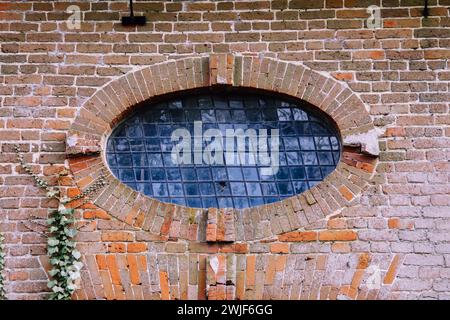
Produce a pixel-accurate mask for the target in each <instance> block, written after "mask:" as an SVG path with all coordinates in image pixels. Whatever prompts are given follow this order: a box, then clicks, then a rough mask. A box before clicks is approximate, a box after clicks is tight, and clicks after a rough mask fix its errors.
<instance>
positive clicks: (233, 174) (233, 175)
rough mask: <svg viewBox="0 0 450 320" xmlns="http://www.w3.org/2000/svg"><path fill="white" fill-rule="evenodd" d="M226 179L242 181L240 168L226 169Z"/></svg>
mask: <svg viewBox="0 0 450 320" xmlns="http://www.w3.org/2000/svg"><path fill="white" fill-rule="evenodd" d="M227 171H228V177H229V179H230V180H231V181H234V180H235V181H242V180H243V176H242V171H241V168H239V167H237V168H228V169H227Z"/></svg>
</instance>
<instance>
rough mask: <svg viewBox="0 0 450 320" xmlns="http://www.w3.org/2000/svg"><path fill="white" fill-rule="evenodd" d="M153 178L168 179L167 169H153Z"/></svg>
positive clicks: (157, 179) (155, 179)
mask: <svg viewBox="0 0 450 320" xmlns="http://www.w3.org/2000/svg"><path fill="white" fill-rule="evenodd" d="M152 180H153V181H162V180H166V171H165V170H164V169H152Z"/></svg>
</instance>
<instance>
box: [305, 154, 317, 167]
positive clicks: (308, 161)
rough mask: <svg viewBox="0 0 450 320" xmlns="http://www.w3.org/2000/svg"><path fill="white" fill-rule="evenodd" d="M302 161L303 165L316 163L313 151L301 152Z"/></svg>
mask: <svg viewBox="0 0 450 320" xmlns="http://www.w3.org/2000/svg"><path fill="white" fill-rule="evenodd" d="M302 157H303V163H304V164H305V165H308V166H311V165H317V157H316V153H315V152H303V153H302Z"/></svg>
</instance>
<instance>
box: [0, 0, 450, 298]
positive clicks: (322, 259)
mask: <svg viewBox="0 0 450 320" xmlns="http://www.w3.org/2000/svg"><path fill="white" fill-rule="evenodd" d="M127 2H128V1H80V2H78V3H73V2H65V1H58V2H56V3H52V2H49V1H1V2H0V51H1V53H0V63H1V67H0V68H1V73H0V81H1V82H0V103H1V107H0V143H1V154H0V182H1V187H0V188H1V189H0V190H1V191H0V195H1V198H0V231H1V232H3V233H4V234H5V236H6V244H7V260H6V267H7V270H6V271H7V288H6V289H7V292H8V297H9V298H10V299H40V298H45V295H46V291H47V288H46V282H47V275H46V272H45V269H46V268H47V267H48V263H47V259H46V255H45V251H46V239H45V237H44V236H43V235H42V232H43V231H45V229H46V228H45V218H46V216H47V210H48V208H50V207H54V206H55V203H52V202H49V201H48V200H46V198H45V197H44V194H43V193H42V192H41V191H40V190H38V189H37V188H36V187H34V186H33V184H32V180H31V179H30V178H29V177H28V176H27V175H26V174H25V173H24V172H23V171H22V170H21V169H20V168H19V166H18V163H17V161H16V160H15V154H14V152H13V150H14V148H13V146H14V144H16V143H19V144H20V148H21V150H22V152H23V153H24V155H25V159H26V160H27V162H29V163H33V168H34V170H35V172H37V173H40V174H42V175H43V176H45V177H47V178H48V179H49V180H51V181H53V182H55V178H54V175H55V173H57V172H59V170H61V168H62V167H63V166H67V167H69V166H70V169H71V174H70V175H69V176H68V177H64V179H63V181H61V183H62V184H63V185H64V186H67V187H68V189H67V192H68V193H70V194H71V195H76V194H77V193H78V192H80V189H83V188H84V187H85V186H86V185H87V184H89V182H90V180H89V179H88V178H86V177H87V176H89V172H87V171H86V168H92V167H94V168H96V167H97V166H99V165H100V162H101V161H100V160H99V158H95V157H92V156H89V155H87V156H84V155H78V156H76V157H74V155H73V154H71V153H72V152H71V151H70V150H69V149H67V151H69V152H68V153H70V154H71V157H70V161H69V159H68V157H67V153H66V147H67V146H66V139H67V137H68V135H69V132H70V131H71V130H72V131H73V130H74V128H75V129H76V128H77V127H76V124H77V122H76V119H77V116H78V117H79V116H80V115H81V113H80V110H81V109H83V108H84V107H85V106H89V105H90V104H89V101H92V99H96V98H95V95H96V94H100V93H99V92H103V93H101V94H104V92H107V91H102V90H105V88H108V86H111V87H113V88H114V83H120V82H118V81H123V80H121V79H124V77H127V76H128V75H130V74H139V73H140V74H145V73H144V71H142V70H146V69H147V68H146V67H147V66H152V65H155V67H156V68H160V67H158V66H160V65H164V66H168V65H171V63H172V62H171V61H172V60H176V61H177V63H173V64H174V65H176V66H177V67H178V66H179V64H180V63H183V66H184V67H186V61H206V62H207V65H208V66H207V67H205V68H204V69H203V68H202V67H201V66H202V65H201V64H200V67H198V68H200V70H201V71H200V72H199V74H200V76H199V77H200V78H199V79H200V80H199V81H202V79H207V80H208V82H207V83H212V84H214V83H216V82H211V81H210V78H211V75H215V73H214V72H219V73H220V72H221V71H220V67H216V68H214V63H212V61H214V59H213V60H211V57H214V56H221V55H220V54H224V53H226V54H229V56H232V57H234V58H233V59H236V57H241V58H242V59H243V61H251V63H250V66H251V67H250V69H249V70H253V69H255V68H256V69H257V71H258V72H260V71H261V70H262V67H261V66H263V64H258V63H259V61H265V60H268V61H269V60H270V61H276V63H277V65H284V64H283V63H284V62H286V65H290V64H293V65H295V66H299V67H298V68H303V69H305V70H309V71H308V72H309V73H310V74H314V75H317V76H315V78H313V77H311V79H314V81H316V82H313V84H316V85H317V84H318V83H319V81H318V80H317V79H321V77H323V78H324V79H331V80H333V85H334V86H339V87H340V88H343V90H344V89H345V90H348V92H349V95H350V94H351V95H354V96H355V97H357V98H358V101H359V100H360V101H362V104H363V109H364V110H365V111H364V112H368V114H369V115H370V124H371V125H373V126H374V127H375V128H376V132H377V133H378V137H377V139H378V141H379V148H380V154H379V157H378V160H377V162H376V166H375V167H374V168H372V170H375V172H373V174H372V175H371V176H370V178H367V180H368V181H367V184H365V185H361V188H360V189H361V190H358V192H356V191H354V190H353V189H351V186H352V184H349V185H348V186H347V187H346V188H347V189H340V188H339V186H337V187H336V188H335V189H333V190H336V193H333V194H332V196H331V198H330V199H334V200H336V202H337V203H338V204H340V206H339V208H336V209H335V210H332V211H333V212H332V213H330V214H324V216H322V217H318V219H315V220H314V222H313V223H310V222H311V221H310V220H308V219H307V221H306V222H305V223H300V224H296V223H295V221H297V222H299V221H300V216H301V212H303V213H305V214H306V213H309V212H310V211H308V210H309V209H308V208H309V207H308V204H309V205H311V206H316V207H321V205H320V201H319V202H317V203H316V201H318V199H319V198H320V197H319V196H318V195H317V194H316V193H313V192H310V193H309V195H310V196H309V195H308V196H307V195H302V196H300V197H295V198H294V199H298V200H297V202H295V200H292V202H291V203H290V204H289V205H286V203H283V205H280V206H273V207H271V210H266V211H258V210H249V211H248V212H247V211H246V212H245V214H244V213H243V215H242V219H243V221H242V225H244V226H246V228H247V229H245V230H250V231H251V232H254V233H252V236H251V237H249V238H246V237H243V238H239V237H237V238H236V237H235V239H234V240H236V241H232V242H230V239H224V237H223V235H224V234H227V233H226V230H228V229H227V227H226V224H224V222H223V221H227V220H226V218H227V216H228V213H227V212H221V211H220V212H216V211H214V210H189V209H187V210H179V209H174V208H173V207H170V206H169V207H164V210H162V207H160V205H159V204H158V202H156V201H150V202H149V201H146V200H142V202H138V204H139V205H136V206H131V207H130V208H129V210H128V211H127V212H126V214H127V215H126V216H125V217H120V216H118V215H117V214H115V212H114V210H113V208H112V203H109V205H110V208H106V209H105V208H103V207H104V206H105V204H104V203H103V202H105V201H104V200H102V199H100V200H99V201H100V202H97V203H95V201H94V202H92V203H88V204H86V205H85V206H83V208H82V209H80V210H77V217H78V226H79V228H80V230H81V232H80V234H79V235H78V236H77V241H78V246H79V248H80V251H81V252H82V253H83V261H84V263H85V269H84V270H83V277H82V282H81V283H80V286H81V289H80V290H79V291H77V293H76V295H75V298H78V299H86V298H90V299H92V298H99V299H102V298H107V299H114V298H118V299H120V298H136V299H138V298H146V299H150V298H157V299H169V298H171V299H176V298H191V299H197V298H199V299H201V298H208V299H214V298H218V299H222V298H230V299H254V298H292V299H298V298H301V299H318V298H322V299H326V298H329V299H336V298H347V299H398V298H408V299H418V298H422V299H423V298H436V299H448V298H450V244H449V241H450V236H449V234H450V233H449V229H450V220H449V219H450V196H449V188H450V184H449V172H450V163H449V160H448V159H449V150H450V139H449V136H450V127H449V122H450V116H449V101H450V93H449V83H450V82H449V80H450V72H449V71H448V58H449V57H450V49H449V47H450V28H449V26H450V18H449V6H450V1H448V0H439V1H438V0H430V1H428V2H429V16H428V18H423V17H422V9H423V1H416V0H386V1H382V0H378V1H377V0H375V1H370V0H367V1H366V0H364V1H354V0H326V1H325V0H314V1H309V0H305V1H299V0H290V1H288V0H280V1H276V0H275V1H208V2H201V1H164V2H158V1H136V4H135V10H136V12H137V13H142V12H145V14H146V16H147V18H148V20H149V22H148V24H147V25H146V26H144V27H138V28H125V27H123V26H122V25H121V24H120V22H119V19H120V17H121V16H122V15H124V14H126V12H127ZM70 4H76V5H78V6H79V7H80V9H81V11H82V22H81V30H69V29H68V27H67V24H66V20H67V17H68V16H69V14H67V13H65V12H64V11H65V10H66V8H67V7H68V6H69V5H70ZM371 4H375V5H378V6H380V7H381V16H382V18H383V20H382V22H383V27H382V28H380V29H376V30H371V29H367V28H366V27H365V21H366V19H367V17H368V13H367V12H366V8H367V6H369V5H371ZM200 56H201V58H200ZM241 58H239V59H241ZM180 61H182V62H180ZM178 62H180V63H178ZM186 68H187V67H186ZM196 68H197V67H195V64H194V65H193V70H194V71H195V70H197V69H196ZM252 68H253V69H252ZM303 69H302V70H303ZM150 70H152V69H151V67H150ZM177 70H180V69H177ZM213 70H216V71H213ZM217 70H218V71H217ZM224 70H225V71H224V72H225V73H224V74H225V75H227V71H226V68H225V69H224ZM233 70H236V68H235V67H233ZM280 70H281V71H279V72H280V73H279V78H280V79H285V78H286V79H291V80H289V81H292V82H293V81H294V80H293V79H295V76H292V75H291V77H290V78H288V77H287V74H288V72H287V71H286V70H287V69H286V70H284V69H280ZM295 70H296V69H295ZM233 72H234V71H233ZM261 72H262V71H261ZM150 74H151V75H154V74H153V73H151V72H150ZM267 74H270V71H267ZM202 77H203V78H202ZM269 78H270V77H269ZM275 78H276V77H275ZM196 79H197V78H194V80H193V81H194V82H195V81H197V80H196ZM217 79H219V77H217V78H216V80H217ZM220 79H222V77H220ZM225 79H226V82H229V81H234V80H229V79H231V78H227V77H225ZM233 79H234V78H233ZM163 80H164V79H162V78H161V81H163ZM331 80H327V81H329V82H323V83H322V84H321V88H320V90H319V91H320V92H319V91H318V93H319V97H320V94H325V88H327V86H326V84H327V83H331ZM242 81H245V80H242ZM297 81H298V82H299V83H301V81H300V79H298V80H297ZM334 82H335V83H336V84H334ZM162 83H165V82H164V81H163V82H162ZM205 83H206V82H205ZM240 83H243V82H240ZM290 85H291V83H290V82H289V85H287V86H288V88H290V87H289V86H290ZM271 86H272V87H271V88H273V89H276V90H278V89H280V90H278V91H281V88H280V87H283V85H281V86H276V85H274V84H273V83H272V84H271ZM322 86H323V88H322ZM169 87H170V85H169ZM163 88H164V86H163ZM314 88H315V87H314V86H312V87H311V89H310V92H309V95H308V96H309V97H310V96H313V97H314V95H311V92H315V91H314ZM331 89H332V88H331V87H330V88H329V89H328V91H327V92H326V94H328V93H329V94H331V92H333V90H331ZM167 91H170V90H167ZM305 91H307V90H305ZM141 92H142V91H141ZM346 92H347V91H346ZM334 94H337V93H334ZM93 97H94V98H93ZM97 97H98V96H97ZM324 97H326V95H325V96H324ZM119 98H120V97H119ZM142 98H145V97H144V96H142ZM110 99H111V102H113V98H110ZM115 101H120V100H115ZM319 103H320V101H319V102H316V103H315V104H316V105H318V104H319ZM126 107H132V106H131V105H127V106H126ZM361 112H363V111H361ZM91 120H92V119H91ZM350 154H351V152H350ZM344 159H350V160H348V161H346V162H344V161H343V164H342V166H345V165H349V163H350V164H351V163H354V164H355V166H356V167H358V165H357V164H356V163H357V162H358V161H356V160H355V161H353V160H354V159H360V158H358V156H352V155H349V157H344ZM352 159H353V160H352ZM363 167H364V168H366V169H367V166H366V165H365V166H363ZM360 168H361V167H360ZM360 168H359V169H360ZM350 170H351V169H350ZM344 181H347V180H346V179H344ZM344 181H341V182H342V183H343V184H346V182H345V183H344ZM348 181H351V182H352V183H355V184H356V185H358V183H357V181H358V180H357V179H356V178H353V179H351V180H348ZM112 191H114V189H113V190H112ZM114 192H115V193H114ZM114 192H112V194H115V195H117V197H116V198H117V199H118V200H120V199H121V196H123V194H124V190H120V192H119V191H117V190H116V191H114ZM339 194H340V195H339ZM99 196H101V195H99ZM311 197H312V198H311ZM311 199H312V200H311ZM134 200H135V199H134ZM115 201H117V200H115ZM127 201H128V200H127ZM339 201H340V202H339ZM310 202H311V203H310ZM127 203H128V202H126V201H124V203H123V204H122V205H123V206H125V205H126V204H127ZM296 203H297V204H296ZM116 204H117V203H116ZM287 208H290V209H289V210H288V209H287ZM321 208H322V207H321ZM322 211H323V210H322ZM292 212H293V213H294V214H293V215H289V213H292ZM311 212H312V211H311ZM124 213H125V212H124ZM149 216H151V217H152V219H154V220H152V221H153V222H152V225H150V226H147V227H145V221H147V220H148V217H149ZM127 218H128V219H127ZM146 219H147V220H146ZM223 219H225V220H223ZM292 219H293V220H292ZM296 219H298V220H296ZM155 221H158V224H156V223H155ZM235 221H237V223H236V228H238V226H239V221H240V220H239V219H236V220H235ZM254 221H258V224H257V223H254ZM259 221H262V222H261V224H259ZM278 224H279V226H278V228H279V230H277V229H276V228H277V227H276V226H277V225H278ZM283 224H285V225H286V228H283ZM259 225H267V226H268V229H267V230H269V231H267V233H264V232H263V231H262V229H261V230H260V229H258V228H257V226H259ZM208 226H210V227H209V228H208ZM274 228H275V230H274ZM207 230H209V231H210V232H209V233H207ZM236 230H237V229H236ZM258 232H259V233H258ZM208 237H209V238H208ZM224 240H226V241H224ZM207 241H208V242H207ZM377 272H379V274H380V277H381V282H382V283H381V287H380V288H377V289H371V288H370V287H369V288H368V287H367V283H368V282H370V280H373V279H374V276H375V275H376V274H377Z"/></svg>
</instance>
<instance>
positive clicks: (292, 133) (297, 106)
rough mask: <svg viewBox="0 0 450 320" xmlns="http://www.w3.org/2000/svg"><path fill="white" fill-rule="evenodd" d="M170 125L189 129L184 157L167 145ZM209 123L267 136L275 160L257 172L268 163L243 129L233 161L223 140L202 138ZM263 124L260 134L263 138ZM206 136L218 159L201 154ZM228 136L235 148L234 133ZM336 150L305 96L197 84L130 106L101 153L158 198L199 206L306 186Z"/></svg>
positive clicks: (329, 125) (246, 202)
mask: <svg viewBox="0 0 450 320" xmlns="http://www.w3.org/2000/svg"><path fill="white" fill-rule="evenodd" d="M176 129H182V130H184V132H189V133H190V136H188V138H189V141H190V143H191V147H190V149H191V150H190V151H191V153H192V155H191V157H190V159H191V162H190V163H189V162H188V161H186V162H183V163H180V161H179V158H176V159H174V150H175V149H174V148H176V146H177V145H179V143H180V140H179V139H175V140H174V139H172V138H173V136H172V135H173V134H174V131H175V130H176ZM198 129H200V131H201V132H202V134H203V137H201V136H200V138H199V135H198V132H199V131H195V130H198ZM209 129H216V130H215V131H214V132H216V133H217V132H219V133H221V134H222V135H223V137H226V136H227V132H229V131H227V130H234V132H237V130H238V129H242V132H247V133H249V132H255V133H256V134H257V139H261V141H266V142H267V144H266V147H267V150H268V153H267V154H271V155H272V153H271V152H272V151H273V150H278V152H277V155H278V161H277V162H278V166H277V167H276V169H275V170H272V174H267V173H263V170H262V168H264V167H265V168H267V167H268V165H267V162H266V163H262V161H260V160H261V159H259V158H258V155H259V154H260V153H259V152H262V150H264V147H261V148H259V147H260V145H259V144H257V145H256V147H257V150H256V152H255V144H253V145H252V144H251V143H250V139H249V138H248V136H247V139H244V140H245V141H244V142H245V143H244V145H245V150H243V149H240V150H241V152H243V153H242V154H243V155H244V156H246V158H245V159H244V160H241V161H240V162H239V161H236V159H237V158H238V157H239V156H241V155H240V154H237V155H236V158H234V161H228V160H229V159H227V156H226V155H227V154H226V152H227V151H228V149H226V140H225V139H223V140H222V141H218V140H219V139H217V137H216V138H215V139H213V140H208V139H205V133H206V132H207V130H209ZM249 129H250V130H251V129H253V130H254V131H247V130H249ZM264 129H265V130H266V132H267V139H263V138H264V135H263V134H262V133H264ZM244 138H245V136H244ZM195 139H197V140H195ZM198 139H200V140H198ZM199 141H200V144H199ZM211 141H215V142H217V143H219V144H221V146H222V147H223V148H224V149H226V150H225V152H224V153H223V155H221V154H220V153H218V154H214V155H215V156H217V157H218V158H222V161H216V163H208V161H205V158H208V157H207V156H205V152H204V150H205V148H207V146H208V144H209V143H211ZM230 141H231V140H230ZM253 141H260V140H253ZM241 142H242V141H241ZM196 143H197V144H196ZM232 144H233V146H234V147H233V148H234V150H237V149H238V141H237V139H236V140H235V141H234V142H233V143H232ZM185 150H189V149H185ZM340 152H341V144H340V138H339V133H338V131H337V130H336V127H335V125H334V123H333V122H332V121H331V120H330V118H329V117H328V116H326V115H325V114H322V113H321V112H318V111H316V110H314V108H312V107H311V106H310V105H307V104H306V102H302V101H299V100H291V99H290V98H285V97H284V96H278V95H276V94H267V93H265V92H264V93H261V92H253V91H225V90H224V91H221V92H219V93H217V92H214V91H211V90H205V91H203V92H198V91H196V92H189V93H184V94H182V95H177V96H172V97H171V98H168V99H166V100H163V101H160V102H153V103H151V102H149V103H147V104H145V105H143V106H142V107H140V108H138V109H137V111H136V112H135V113H134V114H132V115H131V116H129V117H128V118H127V119H125V120H124V121H123V122H121V123H120V124H119V125H118V126H117V127H116V128H115V129H114V130H113V132H112V134H111V136H110V137H109V139H108V141H107V147H106V159H107V162H108V165H109V167H110V169H111V171H112V172H113V174H114V175H115V176H116V177H117V178H118V179H119V180H121V181H122V182H123V183H125V184H127V185H129V186H130V187H131V188H133V189H135V190H137V191H140V192H142V193H144V194H146V195H148V196H150V197H153V198H157V199H159V200H161V201H164V202H171V203H176V204H180V205H185V206H189V207H201V208H209V207H217V208H226V207H233V208H247V207H252V206H257V205H262V204H266V203H272V202H275V201H279V200H282V199H284V198H287V197H290V196H293V195H295V194H299V193H301V192H303V191H305V190H307V189H309V188H311V187H313V186H314V185H316V184H317V183H319V182H320V181H322V180H323V179H324V178H325V177H326V176H327V175H328V174H330V173H331V172H332V171H333V170H334V169H335V167H336V165H337V163H338V162H339V158H340ZM196 153H198V154H197V155H196ZM234 154H236V153H234ZM261 154H262V153H261ZM275 154H276V153H273V155H275ZM196 156H197V158H195V157H196ZM252 156H253V161H251V157H252ZM218 158H216V159H218ZM185 159H187V158H185ZM195 159H197V161H196V160H195ZM198 159H200V161H198ZM174 160H176V161H174ZM266 160H267V159H266ZM273 163H275V162H274V161H272V162H271V164H273Z"/></svg>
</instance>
